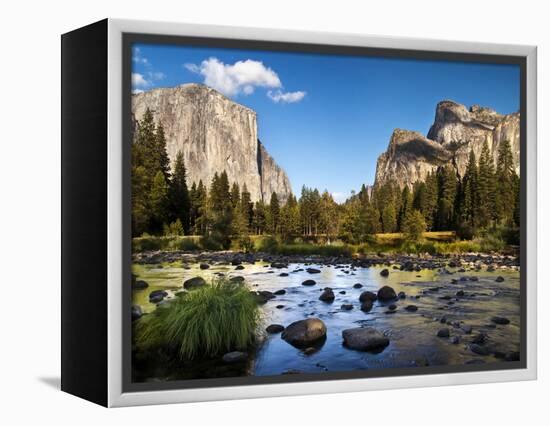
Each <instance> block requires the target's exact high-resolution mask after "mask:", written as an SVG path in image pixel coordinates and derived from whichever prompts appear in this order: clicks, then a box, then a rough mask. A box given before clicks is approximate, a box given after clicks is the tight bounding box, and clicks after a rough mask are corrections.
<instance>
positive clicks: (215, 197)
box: [207, 170, 233, 249]
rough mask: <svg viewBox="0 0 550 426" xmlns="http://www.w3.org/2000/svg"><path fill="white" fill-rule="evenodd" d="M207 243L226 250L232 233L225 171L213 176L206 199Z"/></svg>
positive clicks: (229, 199) (231, 218)
mask: <svg viewBox="0 0 550 426" xmlns="http://www.w3.org/2000/svg"><path fill="white" fill-rule="evenodd" d="M207 220H208V227H209V237H210V239H209V241H208V242H209V243H211V244H212V245H213V246H214V247H220V248H222V249H228V248H229V247H230V245H231V233H232V231H233V228H232V221H233V207H232V205H231V195H230V193H229V179H228V178H227V173H226V172H225V170H224V171H223V172H222V173H221V174H220V175H218V174H217V173H215V174H214V177H213V178H212V183H211V186H210V197H209V199H208V219H207Z"/></svg>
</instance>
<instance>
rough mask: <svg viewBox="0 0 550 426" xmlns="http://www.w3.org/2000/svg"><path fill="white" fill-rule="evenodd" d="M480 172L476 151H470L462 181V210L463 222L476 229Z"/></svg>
mask: <svg viewBox="0 0 550 426" xmlns="http://www.w3.org/2000/svg"><path fill="white" fill-rule="evenodd" d="M477 186H478V171H477V161H476V156H475V154H474V151H473V150H472V151H470V156H469V158H468V165H467V167H466V172H465V173H464V177H463V179H462V193H463V195H462V208H461V212H460V215H461V220H462V222H464V223H465V224H468V225H469V226H470V227H472V228H475V227H476V226H477V218H476V211H477V209H478V204H479V199H478V193H477V191H478V188H477Z"/></svg>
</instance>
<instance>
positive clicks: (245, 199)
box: [241, 183, 254, 228]
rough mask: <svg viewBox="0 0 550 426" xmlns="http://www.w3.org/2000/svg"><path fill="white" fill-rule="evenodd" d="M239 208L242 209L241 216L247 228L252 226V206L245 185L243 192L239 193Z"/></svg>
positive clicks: (244, 185)
mask: <svg viewBox="0 0 550 426" xmlns="http://www.w3.org/2000/svg"><path fill="white" fill-rule="evenodd" d="M241 206H242V209H243V215H244V217H245V219H246V226H247V228H251V226H252V218H253V216H254V204H253V203H252V202H251V200H250V192H248V188H247V187H246V183H245V184H243V190H242V192H241Z"/></svg>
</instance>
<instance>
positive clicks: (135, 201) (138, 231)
mask: <svg viewBox="0 0 550 426" xmlns="http://www.w3.org/2000/svg"><path fill="white" fill-rule="evenodd" d="M150 217H151V216H150V209H149V192H148V188H147V173H146V171H145V167H143V166H138V167H132V235H134V236H140V235H142V234H143V233H144V232H146V231H147V230H148V228H149V221H150Z"/></svg>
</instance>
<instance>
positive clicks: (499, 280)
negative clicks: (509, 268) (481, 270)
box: [495, 276, 504, 283]
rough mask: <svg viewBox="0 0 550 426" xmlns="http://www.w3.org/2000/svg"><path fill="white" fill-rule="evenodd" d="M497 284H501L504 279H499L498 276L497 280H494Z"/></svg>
mask: <svg viewBox="0 0 550 426" xmlns="http://www.w3.org/2000/svg"><path fill="white" fill-rule="evenodd" d="M495 281H496V282H497V283H501V282H503V281H504V277H501V276H498V277H497V279H496V280H495Z"/></svg>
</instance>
